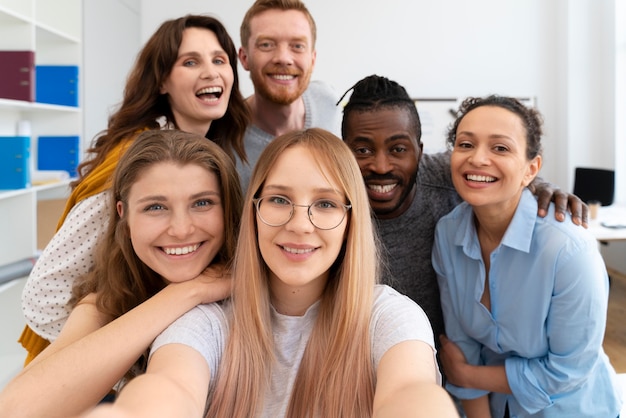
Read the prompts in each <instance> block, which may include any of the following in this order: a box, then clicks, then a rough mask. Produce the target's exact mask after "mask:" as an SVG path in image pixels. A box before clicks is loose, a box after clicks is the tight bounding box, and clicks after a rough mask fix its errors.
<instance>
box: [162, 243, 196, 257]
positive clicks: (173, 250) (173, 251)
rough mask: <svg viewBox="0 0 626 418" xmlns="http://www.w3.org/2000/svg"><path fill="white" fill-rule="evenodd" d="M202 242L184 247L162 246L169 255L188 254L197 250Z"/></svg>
mask: <svg viewBox="0 0 626 418" xmlns="http://www.w3.org/2000/svg"><path fill="white" fill-rule="evenodd" d="M199 247H200V244H193V245H186V246H183V247H162V248H163V252H165V254H167V255H186V254H189V253H193V252H195V251H196V250H197V249H198V248H199Z"/></svg>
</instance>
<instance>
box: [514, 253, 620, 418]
mask: <svg viewBox="0 0 626 418" xmlns="http://www.w3.org/2000/svg"><path fill="white" fill-rule="evenodd" d="M594 244H595V242H592V243H587V245H586V246H580V247H579V248H577V249H576V250H571V248H566V249H564V250H563V251H562V252H561V256H559V260H558V262H557V268H556V271H555V275H556V277H555V285H554V291H553V294H552V298H551V303H550V311H549V313H548V318H547V321H546V327H547V336H548V342H549V347H548V352H547V353H546V355H545V356H543V357H538V358H523V357H509V358H508V359H507V360H506V362H505V367H506V375H507V379H508V381H509V385H510V387H511V390H512V392H513V394H514V396H515V398H516V399H517V401H518V402H519V403H520V405H521V406H522V407H523V408H524V409H525V410H526V411H528V412H529V413H531V414H532V413H535V412H537V411H539V410H541V409H544V408H546V407H548V406H549V405H551V404H552V399H553V398H557V397H558V396H559V395H560V394H563V393H567V392H569V391H571V390H573V389H575V388H578V387H580V386H582V385H583V384H584V381H585V380H586V379H587V378H588V377H589V376H590V375H591V374H592V373H594V367H595V366H596V365H597V356H598V352H599V351H601V346H602V341H603V338H604V330H605V326H606V310H607V303H608V275H607V273H606V268H605V265H604V262H603V260H602V257H601V255H600V253H599V252H598V251H597V249H596V248H595V247H594V248H591V246H593V245H594ZM568 245H569V246H573V245H575V244H574V243H572V242H570V243H568ZM567 250H569V251H567Z"/></svg>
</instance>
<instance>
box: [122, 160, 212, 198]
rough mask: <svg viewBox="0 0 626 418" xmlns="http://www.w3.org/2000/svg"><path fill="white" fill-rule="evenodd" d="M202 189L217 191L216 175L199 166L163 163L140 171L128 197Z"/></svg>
mask: <svg viewBox="0 0 626 418" xmlns="http://www.w3.org/2000/svg"><path fill="white" fill-rule="evenodd" d="M181 180H184V181H181ZM204 188H211V189H218V190H219V182H218V178H217V175H216V174H215V173H214V172H213V171H212V170H209V169H207V168H206V167H203V166H201V165H199V164H176V163H174V162H171V161H164V162H159V163H155V164H152V165H150V166H149V167H146V168H145V169H144V170H142V171H141V172H140V173H139V174H138V176H137V178H136V179H135V182H134V183H133V184H132V185H131V186H130V190H129V195H136V194H143V193H152V192H155V193H156V192H163V193H164V192H166V191H172V190H177V191H178V192H192V191H193V190H196V189H204Z"/></svg>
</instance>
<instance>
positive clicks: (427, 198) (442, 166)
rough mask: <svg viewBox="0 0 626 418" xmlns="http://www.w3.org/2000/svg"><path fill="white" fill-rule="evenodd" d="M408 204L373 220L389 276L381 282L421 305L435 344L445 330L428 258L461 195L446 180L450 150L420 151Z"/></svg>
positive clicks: (437, 287) (435, 278)
mask: <svg viewBox="0 0 626 418" xmlns="http://www.w3.org/2000/svg"><path fill="white" fill-rule="evenodd" d="M417 174H418V175H417V191H416V194H415V198H414V199H413V203H412V204H411V207H410V208H409V209H408V210H407V211H406V212H405V213H403V214H402V215H401V216H399V217H397V218H394V219H384V220H381V219H377V220H376V223H377V225H378V232H379V235H380V238H381V240H382V243H383V246H384V249H383V255H384V256H386V257H385V259H386V260H385V261H386V267H387V269H388V270H389V271H388V274H383V277H385V278H386V280H385V281H384V283H385V284H388V285H390V286H392V287H393V288H394V289H396V290H397V291H399V292H400V293H403V294H405V295H407V296H408V297H410V298H411V299H413V300H414V301H415V302H416V303H417V304H418V305H419V306H421V307H422V309H424V311H425V312H426V315H428V318H429V319H430V322H431V324H432V327H433V331H434V333H435V341H437V342H438V336H439V334H442V333H443V332H444V325H443V313H442V312H441V301H440V299H439V285H438V284H437V276H436V274H435V271H434V270H433V266H432V262H431V252H432V249H433V242H434V239H435V226H436V225H437V221H438V220H439V219H440V218H441V217H442V216H444V215H446V214H448V213H449V212H450V211H451V210H452V209H453V208H454V207H455V206H456V205H457V204H459V203H461V198H460V197H459V195H458V194H457V193H456V191H455V189H454V185H453V184H452V180H451V178H450V154H449V153H439V154H424V155H423V156H422V159H421V161H420V163H419V170H418V172H417Z"/></svg>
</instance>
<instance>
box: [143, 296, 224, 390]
mask: <svg viewBox="0 0 626 418" xmlns="http://www.w3.org/2000/svg"><path fill="white" fill-rule="evenodd" d="M227 326H228V320H227V318H226V315H225V313H224V310H223V308H222V305H221V304H219V303H211V304H206V305H199V306H196V307H195V308H193V309H191V310H190V311H189V312H187V313H186V314H185V315H183V316H181V317H180V318H178V319H177V320H176V321H174V322H173V323H172V324H171V325H170V326H169V327H167V328H166V329H165V330H164V331H163V332H162V333H161V334H160V335H159V336H158V337H157V338H156V339H155V340H154V342H153V343H152V346H151V347H150V356H152V354H154V353H155V352H156V351H157V350H158V349H159V348H161V347H163V346H164V345H167V344H183V345H186V346H188V347H191V348H193V349H194V350H196V351H197V352H198V353H200V354H201V355H202V357H204V359H205V361H206V362H207V364H208V366H209V370H210V372H211V380H210V381H211V383H212V384H213V383H214V382H215V380H216V377H217V370H218V367H219V364H220V361H221V359H222V353H223V352H224V347H225V344H226V337H227Z"/></svg>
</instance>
